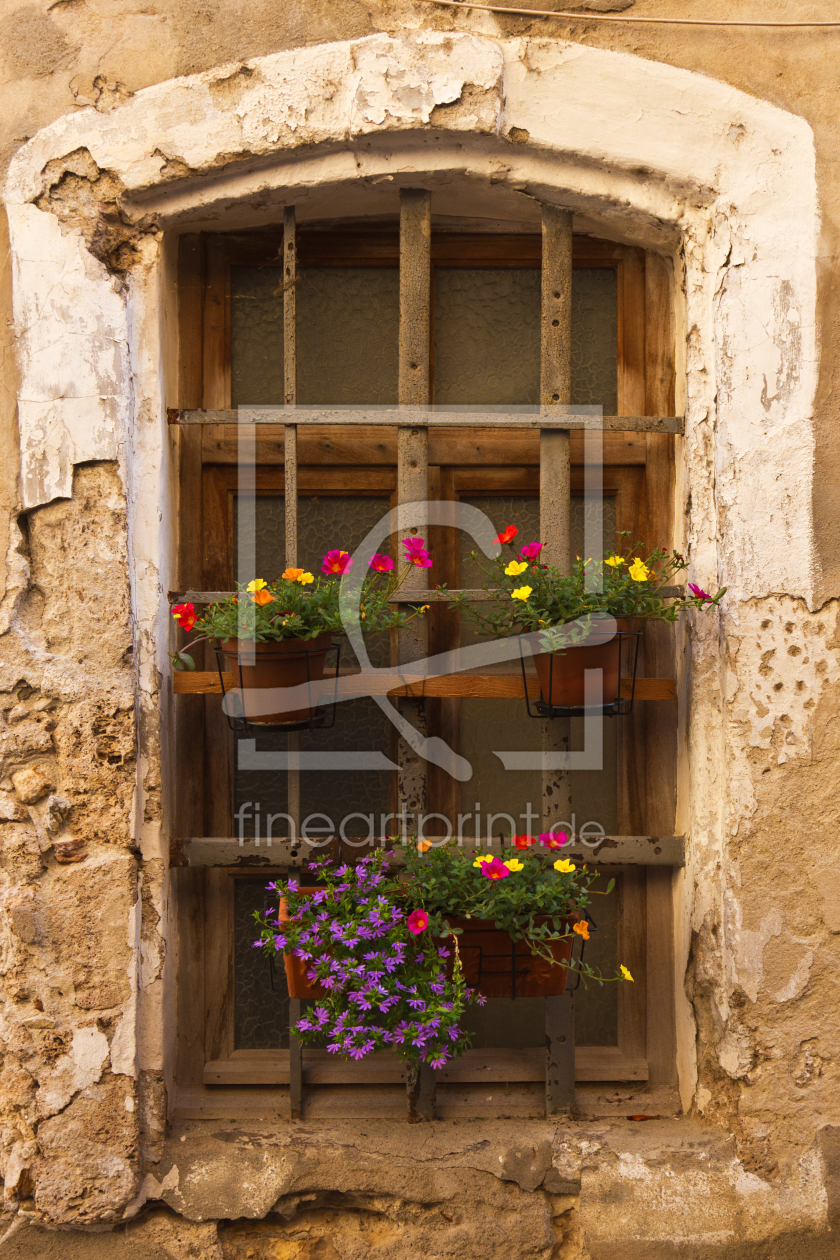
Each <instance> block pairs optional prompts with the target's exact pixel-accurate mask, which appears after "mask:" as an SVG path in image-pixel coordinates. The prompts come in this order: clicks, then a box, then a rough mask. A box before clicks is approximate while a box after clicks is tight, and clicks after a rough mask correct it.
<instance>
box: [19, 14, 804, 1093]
mask: <svg viewBox="0 0 840 1260" xmlns="http://www.w3.org/2000/svg"><path fill="white" fill-rule="evenodd" d="M68 172H69V173H70V175H72V176H74V179H75V180H76V181H78V186H79V187H82V189H83V191H84V183H85V181H87V183H88V184H89V186H90V187H89V190H88V196H87V199H86V200H85V198H84V197H82V199H81V201H80V202H78V203H77V204H76V207H75V209H73V211H72V212H71V211H70V210H69V209H68V206H69V204H70V203H69V202H68V201H67V200H62V198H61V197H56V196H55V195H54V193H55V190H56V189H57V188H59V187H60V181H61V179H62V176H65V177H66V175H67V173H68ZM401 184H406V185H412V186H416V185H418V184H423V185H424V186H428V187H430V188H432V190H433V192H435V195H436V202H437V205H438V207H439V209H440V210H441V212H443V213H447V212H449V213H458V212H459V211H458V206H459V205H460V204H461V202H460V201H459V195H460V194H459V190H464V189H468V190H469V192H470V195H471V199H472V204H473V205H479V206H483V207H487V209H486V210H485V211H484V212H486V213H493V212H494V210H493V207H494V206H495V205H496V204H498V205H499V206H501V207H503V208H505V207H512V206H514V205H516V206H520V205H522V204H525V205H526V206H528V205H530V206H536V204H537V203H538V202H540V201H549V202H552V201H553V202H556V203H558V204H562V205H564V206H568V207H570V208H572V209H573V210H574V212H575V228H576V230H577V231H581V232H590V233H593V234H596V235H600V236H607V237H612V238H615V239H620V240H623V241H626V242H627V243H630V244H634V245H640V246H642V247H644V248H647V249H653V250H658V251H659V252H661V253H665V254H668V255H671V256H672V257H673V258H674V259H675V260H676V262H677V274H678V275H681V277H682V286H681V290H680V292H679V293H677V294H676V295H675V300H676V302H677V305H678V311H677V327H678V329H679V330H680V331H679V333H678V338H677V340H678V354H683V353H684V360H683V361H682V362H681V363H679V364H678V382H677V390H678V394H677V410H678V412H684V413H685V416H686V432H685V438H684V440H683V441H682V442H678V467H677V482H678V484H677V502H678V505H679V511H678V518H679V519H682V517H683V511H682V509H683V508H684V507H685V506H686V505H687V504H688V503H689V502H690V504H691V512H690V517H689V518H688V521H687V526H686V535H685V540H684V545H685V548H686V550H687V554H688V556H689V559H690V564H691V575H690V576H691V577H692V579H693V580H696V581H698V582H700V583H701V584H703V585H706V584H709V583H710V584H711V585H713V586H714V585H718V584H725V585H726V586H727V587H728V588H729V595H728V596H727V603H728V604H729V606H730V607H732V606H735V608H736V609H737V604H738V603H739V602H742V601H746V600H749V599H753V598H760V597H763V596H766V595H768V594H770V593H772V592H774V591H785V592H787V593H788V594H789V595H793V596H800V597H802V598H803V599H805V601H806V602H807V603H808V604H809V606H811V605H812V604H813V598H812V596H813V589H814V581H815V578H814V545H813V521H812V515H811V477H812V460H813V445H814V443H813V430H812V419H811V409H812V405H813V398H814V392H815V387H816V378H817V348H816V332H815V302H816V266H815V259H816V248H817V231H818V226H819V224H818V206H817V192H816V180H815V161H814V149H813V140H812V134H811V130H810V128H809V126H808V125H807V123H805V122H804V120H802V119H800V118H797V117H795V116H793V115H791V114H789V113H786V112H785V111H782V110H780V109H777V108H776V107H774V106H772V105H769V104H767V103H765V102H762V101H758V100H756V99H754V98H752V97H749V96H747V95H745V94H743V93H740V92H737V91H735V90H734V89H732V88H730V87H728V86H727V85H725V84H721V83H718V82H716V81H715V80H713V79H711V78H707V77H705V76H701V75H697V74H693V73H690V72H688V71H683V70H676V69H673V68H671V67H668V66H665V65H661V64H658V63H654V62H650V61H644V60H641V59H638V58H634V57H632V56H629V55H627V54H623V53H612V52H604V51H601V50H598V49H595V48H589V47H582V46H579V45H575V44H571V43H566V42H562V41H550V40H527V39H521V40H507V41H505V40H497V39H493V38H488V37H483V36H477V35H468V34H454V35H451V36H450V35H442V34H439V33H414V34H409V35H406V36H405V37H403V38H399V39H395V38H391V37H388V36H384V35H376V36H371V37H369V38H366V39H362V40H358V41H353V42H343V43H336V44H327V45H321V46H316V47H311V48H306V49H301V50H295V51H293V52H283V53H279V54H276V55H272V56H269V57H264V58H259V59H255V60H254V61H251V62H248V63H246V64H244V65H239V64H233V65H226V66H222V67H219V68H217V69H215V70H213V71H209V72H206V73H204V74H199V75H194V76H190V77H188V78H182V79H177V80H173V81H171V82H168V83H163V84H159V85H156V86H154V87H151V88H147V89H145V90H143V91H141V92H139V93H137V94H136V95H135V96H134V97H133V98H131V99H130V100H129V101H128V102H126V103H125V104H123V105H120V106H118V107H117V108H116V109H114V110H112V111H111V112H110V113H99V112H97V111H96V110H94V109H85V110H82V111H79V112H76V113H73V114H70V115H66V116H64V117H63V118H60V119H58V120H57V121H56V122H55V123H53V124H51V125H50V126H49V127H46V128H44V129H43V130H42V131H41V132H39V133H38V134H37V135H36V136H35V137H34V138H33V139H32V140H31V141H29V143H28V144H26V145H25V146H24V147H23V148H22V149H21V150H19V152H18V154H17V155H16V157H15V159H14V161H13V163H12V166H11V169H10V173H9V177H8V181H7V184H6V189H5V204H6V208H7V210H8V214H9V220H10V228H11V237H12V261H13V278H14V279H13V283H14V313H15V323H16V330H17V335H18V345H19V365H20V388H19V422H20V441H21V459H22V499H23V507H24V509H29V508H33V507H36V506H38V505H41V504H45V503H48V502H50V501H51V500H53V499H55V498H57V497H69V495H70V493H71V483H72V472H73V467H74V465H75V464H77V463H82V462H85V461H89V460H117V461H118V463H119V466H120V469H121V474H122V477H123V480H124V484H125V489H126V497H127V501H128V512H129V541H130V553H131V566H132V568H131V589H132V602H133V615H134V619H135V627H136V644H137V652H136V657H137V670H138V673H137V688H138V692H137V699H138V708H139V710H140V720H141V722H145V723H146V724H147V726H148V727H149V729H152V728H156V729H158V730H159V733H160V735H161V739H160V742H159V743H158V741H157V740H155V739H153V740H151V742H149V743H148V747H149V748H151V749H155V748H156V747H158V748H159V749H160V751H159V752H143V751H141V755H140V757H139V764H138V788H137V801H136V809H135V816H136V818H137V842H138V844H139V846H140V848H141V851H142V853H143V856H144V858H146V859H154V858H165V855H166V852H167V850H168V843H167V840H168V836H167V821H166V815H165V816H164V821H163V823H162V824H159V823H147V822H143V821H142V819H143V813H144V811H143V787H142V784H143V782H144V779H145V776H146V773H147V772H148V770H149V769H150V761H149V758H150V757H155V756H160V757H161V758H162V760H163V761H164V762H165V761H166V752H167V747H166V716H167V707H168V705H167V698H166V693H165V692H161V690H160V676H161V674H162V675H163V677H164V678H165V677H166V676H167V675H166V658H165V654H164V653H165V644H166V630H165V627H166V622H167V612H168V610H167V607H166V604H165V599H164V598H163V596H164V593H165V591H166V590H167V589H168V587H170V586H172V585H173V581H172V565H173V562H174V546H173V539H174V537H175V532H176V527H175V522H176V519H177V510H178V507H177V504H176V502H175V499H174V497H173V496H174V485H175V478H174V477H173V476H171V475H170V472H171V467H170V465H171V463H172V447H171V438H170V434H169V433H168V431H167V427H166V420H165V407H166V405H167V403H169V402H171V400H172V397H173V395H174V393H175V384H174V382H175V380H176V359H177V356H176V354H175V353H174V346H173V344H172V343H173V335H172V332H171V330H172V329H173V328H174V327H175V320H174V301H175V293H174V281H173V276H174V251H173V250H172V248H171V242H172V240H173V238H174V236H175V235H176V234H177V233H178V232H179V231H183V230H187V229H188V230H191V231H198V230H202V229H208V228H209V229H213V228H218V229H221V228H225V227H234V226H247V225H248V224H258V223H265V222H270V221H276V220H277V218H278V217H279V215H280V212H281V207H282V205H283V204H284V203H286V202H288V203H292V202H294V203H295V204H296V205H297V206H298V214H299V217H300V219H301V221H305V220H306V219H307V218H319V217H324V216H330V215H333V214H335V213H336V210H335V207H336V206H337V205H338V204H341V205H342V207H343V209H342V211H341V213H343V214H348V213H359V214H365V213H378V212H383V211H384V210H386V209H387V210H393V208H394V207H395V205H396V189H397V188H398V187H399V186H400V185H401ZM488 189H490V190H492V193H493V197H492V198H491V197H490V196H489V193H488V191H487V190H488ZM482 198H484V199H485V200H484V202H483V203H482ZM348 207H350V208H348ZM520 213H521V212H520ZM57 278H60V284H58V283H57ZM683 347H684V350H683V349H682V348H683ZM181 510H182V511H188V510H189V505H182V509H181ZM781 531H784V532H783V534H782V533H781ZM729 615H730V616H731V615H732V614H731V613H730V614H729ZM736 615H737V612H736ZM726 616H727V614H726V613H724V618H725V617H726ZM690 639H691V642H690V651H691V664H692V668H691V670H690V677H689V675H688V672H687V657H684V659H683V662H682V671H683V677H682V678H681V682H680V693H681V697H682V708H683V721H684V723H685V724H686V725H685V728H686V739H685V742H684V746H683V749H682V767H681V778H680V798H679V805H678V809H679V824H678V830H680V831H682V832H684V833H685V834H686V836H687V837H689V849H688V865H687V868H686V871H685V872H684V873H683V874H681V875H680V877H679V881H680V882H679V886H678V887H679V893H678V898H677V920H676V923H675V931H676V934H677V954H678V960H679V962H678V967H681V966H682V964H683V963H684V961H685V958H686V955H687V949H688V939H689V935H690V929H691V926H692V919H693V915H694V914H695V913H697V911H695V895H694V889H695V888H696V887H697V884H698V882H699V880H700V878H701V875H702V874H703V873H705V875H706V876H707V877H708V875H709V873H710V872H711V871H712V870H713V867H714V863H715V861H716V860H719V857H720V854H721V852H722V845H723V837H724V836H726V835H728V834H730V833H731V832H732V831H733V830H734V829H736V828H737V825H738V818H739V816H740V813H741V811H742V810H743V809H744V808H745V806H744V805H743V803H742V802H740V801H739V799H738V791H737V782H738V771H737V764H735V765H731V764H730V763H731V759H732V752H731V749H730V750H729V751H727V746H726V730H725V728H726V713H725V712H724V710H723V708H722V705H721V703H720V696H724V697H725V696H726V695H727V694H728V691H727V683H728V681H729V680H728V679H727V677H726V672H725V666H724V665H722V664H721V661H720V659H719V646H718V635H717V628H716V627H715V626H712V625H711V624H708V625H705V624H704V625H703V626H700V625H698V626H697V627H694V628H692V630H691V635H690ZM689 683H690V684H691V685H690V687H689ZM689 696H690V703H689ZM738 755H740V753H739V754H738ZM728 759H729V760H728ZM710 895H712V894H711V893H710V892H709V889H708V887H707V889H706V892H705V893H704V896H705V897H708V896H710ZM137 965H138V974H140V973H139V957H138V964H137ZM680 974H681V973H680ZM678 988H680V986H678ZM140 995H141V1000H140V1003H139V1005H138V1016H137V1024H136V1026H135V1029H134V1032H135V1046H136V1053H135V1060H136V1064H137V1069H141V1068H148V1069H150V1070H159V1069H160V1068H161V1066H162V1065H163V1060H164V1057H165V1053H164V1051H165V1041H166V1040H167V1039H168V1037H169V1036H171V1030H168V1029H167V1030H166V1031H165V1030H164V1021H163V1019H162V1015H161V1012H162V1009H163V1008H162V1005H161V1003H162V996H161V982H160V980H159V978H158V977H148V978H142V976H141V980H140ZM678 1001H679V1002H681V1005H680V1006H679V1008H678V1035H679V1043H680V1076H681V1088H682V1093H683V1099H684V1102H685V1103H688V1102H689V1101H690V1099H691V1095H692V1092H693V1084H694V1065H693V1053H694V1028H693V1022H692V1020H691V1012H690V1008H689V1007H688V1004H687V1002H686V1000H685V998H684V996H683V995H682V994H681V992H680V993H678Z"/></svg>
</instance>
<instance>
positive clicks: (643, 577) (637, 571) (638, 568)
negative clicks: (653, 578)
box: [630, 556, 650, 582]
mask: <svg viewBox="0 0 840 1260" xmlns="http://www.w3.org/2000/svg"><path fill="white" fill-rule="evenodd" d="M630 576H631V578H632V579H633V581H634V582H647V581H648V580H649V579H650V569H649V568H648V567H647V565H646V564H645V563H644V561H643V560H640V559H639V557H638V556H634V557H633V563H632V564H631V565H630Z"/></svg>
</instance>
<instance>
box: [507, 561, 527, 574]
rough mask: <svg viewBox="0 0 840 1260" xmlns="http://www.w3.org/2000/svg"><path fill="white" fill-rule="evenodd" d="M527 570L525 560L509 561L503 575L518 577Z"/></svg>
mask: <svg viewBox="0 0 840 1260" xmlns="http://www.w3.org/2000/svg"><path fill="white" fill-rule="evenodd" d="M527 568H528V564H527V562H526V561H525V560H511V562H510V564H509V565H507V566H506V568H505V573H506V574H507V575H508V577H519V575H520V573H524V572H525V570H526V569H527Z"/></svg>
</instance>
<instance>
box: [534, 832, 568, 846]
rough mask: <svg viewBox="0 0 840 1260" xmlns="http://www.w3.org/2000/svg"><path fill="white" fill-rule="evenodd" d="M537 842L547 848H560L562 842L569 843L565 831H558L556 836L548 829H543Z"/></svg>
mask: <svg viewBox="0 0 840 1260" xmlns="http://www.w3.org/2000/svg"><path fill="white" fill-rule="evenodd" d="M539 842H540V844H542V845H545V846H546V848H549V849H562V847H563V845H564V844H568V843H569V837H568V836H567V835H566V833H565V831H561V832H559V833H558V834H557V835H556V836H555V835H554V834H553V833H552V832H550V831H543V832H542V833H541V834H540V836H539Z"/></svg>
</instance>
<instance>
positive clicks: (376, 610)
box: [170, 538, 432, 669]
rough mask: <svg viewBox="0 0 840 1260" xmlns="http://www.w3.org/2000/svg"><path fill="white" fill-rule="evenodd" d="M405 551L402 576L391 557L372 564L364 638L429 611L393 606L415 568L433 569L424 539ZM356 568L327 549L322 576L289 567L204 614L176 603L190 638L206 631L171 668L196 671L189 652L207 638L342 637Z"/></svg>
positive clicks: (363, 609) (363, 603) (364, 602)
mask: <svg viewBox="0 0 840 1260" xmlns="http://www.w3.org/2000/svg"><path fill="white" fill-rule="evenodd" d="M403 547H404V548H405V559H406V562H407V563H406V566H405V567H404V568H403V570H402V573H401V574H399V575H398V574H397V572H396V569H395V565H394V561H393V560H392V559H391V557H390V556H385V555H380V554H379V553H377V554H376V555H374V556H371V558H370V560H369V562H368V572H367V573H366V574H365V578H364V581H363V583H362V590H361V600H360V604H359V614H358V615H359V626H360V628H361V630H362V632H363V633H365V634H375V633H376V632H378V631H382V630H391V629H396V628H399V627H400V626H403V625H405V624H406V623H407V622H408V621H410V620H411V619H412V618H413V617H416V616H419V615H420V614H422V613H424V612H426V610H427V608H428V605H427V604H425V605H423V606H422V607H420V608H410V609H409V611H403V612H400V611H395V610H394V608H393V606H392V604H391V602H390V601H391V600H392V599H393V597H394V595H395V593H396V591H397V590H398V589H399V587H400V586H401V584H402V583H403V581H404V580H405V578H406V576H407V575H408V574H409V573H410V572H411V568H410V566H411V565H415V566H417V567H420V568H430V567H431V564H432V560H431V556H430V555H429V553H428V551H427V550H426V549H425V544H424V541H423V539H422V538H409V539H406V540H404V542H403ZM352 565H353V560H352V557H351V556H350V554H349V552H347V551H338V550H335V551H328V552H327V553H326V555H325V556H324V557H323V560H322V563H321V573H320V575H319V576H318V577H316V576H315V575H314V574H313V573H309V572H308V571H307V570H306V569H298V568H289V569H286V571H285V572H284V573H283V574H282V575H281V576H280V577H279V578H278V579H277V580H276V581H275V582H266V581H264V580H263V579H262V578H255V579H254V581H253V582H249V583H248V584H247V586H239V587H238V588H237V590H236V592H235V593H234V594H232V595H229V596H228V597H227V598H226V599H223V600H219V601H218V602H217V603H215V604H211V605H209V607H208V608H207V611H206V612H205V613H204V615H203V616H198V615H197V614H196V611H195V605H194V604H176V605H175V606H174V607H173V609H172V616H173V617H174V619H175V621H176V622H177V623H178V625H179V626H180V627H181V629H182V630H184V631H186V632H187V633H188V634H189V633H190V631H191V630H194V629H195V630H199V631H202V632H203V633H202V634H201V635H200V636H199V637H198V638H196V639H193V640H192V641H191V642H190V643H188V644H186V645H185V647H183V648H179V649H178V650H177V651H175V652H173V653H171V654H170V659H171V661H172V664H173V666H174V667H175V669H195V661H194V659H193V657H192V656H191V655H190V654H189V652H188V651H187V649H188V648H191V647H193V646H194V645H195V644H196V643H201V642H203V641H204V640H206V639H219V640H222V641H225V640H229V639H242V640H245V641H247V642H250V643H275V642H279V641H280V640H282V639H303V640H308V639H315V638H317V637H318V636H319V635H322V634H338V633H341V632H342V631H343V629H344V622H343V617H346V616H347V610H346V609H343V608H340V607H339V601H340V593H341V579H342V577H343V576H344V575H345V574H346V573H349V572H350V569H351V568H352Z"/></svg>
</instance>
